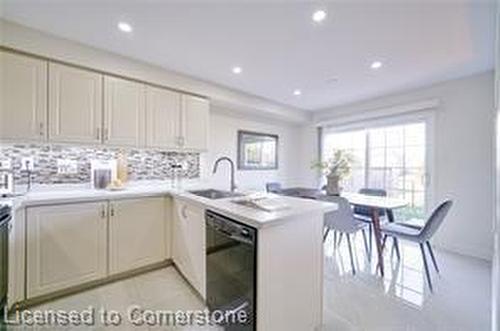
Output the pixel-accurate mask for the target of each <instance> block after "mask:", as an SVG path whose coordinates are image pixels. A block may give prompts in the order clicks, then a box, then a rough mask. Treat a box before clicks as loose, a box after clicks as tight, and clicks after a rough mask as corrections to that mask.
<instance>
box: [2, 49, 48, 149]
mask: <svg viewBox="0 0 500 331" xmlns="http://www.w3.org/2000/svg"><path fill="white" fill-rule="evenodd" d="M46 121H47V61H43V60H40V59H36V58H33V57H28V56H24V55H20V54H15V53H9V52H5V51H0V138H1V139H12V140H30V141H43V140H45V139H46V138H47V122H46Z"/></svg>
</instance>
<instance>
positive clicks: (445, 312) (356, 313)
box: [9, 236, 491, 331]
mask: <svg viewBox="0 0 500 331" xmlns="http://www.w3.org/2000/svg"><path fill="white" fill-rule="evenodd" d="M358 237H359V238H357V239H356V249H355V259H356V269H357V274H356V275H355V276H353V275H352V273H351V266H350V261H349V255H348V252H347V247H346V246H347V245H346V241H345V240H344V241H343V242H342V244H341V245H340V247H339V248H338V249H337V250H336V251H335V253H334V250H333V236H329V238H328V240H327V242H326V244H325V282H324V286H325V295H324V326H323V328H322V331H365V330H366V331H378V330H380V331H382V330H383V331H392V330H394V331H400V330H404V331H413V330H423V331H434V330H436V331H448V330H449V331H462V330H463V331H482V330H484V331H489V330H490V309H491V308H490V301H491V300H490V295H491V288H490V280H491V276H490V273H491V266H490V265H489V264H488V263H486V262H484V261H481V260H476V259H472V258H468V257H463V256H459V255H456V254H452V253H448V252H443V251H439V250H436V255H437V259H438V262H439V264H440V267H441V276H436V274H435V273H433V277H434V278H433V279H434V294H431V293H429V291H428V289H427V285H426V283H425V278H424V275H423V272H422V261H421V258H420V251H419V248H418V247H417V246H413V245H409V244H404V245H402V247H401V250H402V259H401V261H400V262H397V260H396V258H395V256H394V257H392V258H391V254H390V249H387V250H386V254H385V259H386V277H385V278H384V279H381V278H380V277H378V276H376V275H375V263H371V264H369V263H367V259H366V255H365V251H364V247H363V244H362V241H361V236H358ZM388 247H390V246H388ZM398 263H399V265H398ZM132 304H137V305H141V306H142V307H144V308H148V309H161V310H173V311H177V310H195V309H204V306H203V303H202V302H201V301H200V300H199V299H198V297H197V296H196V295H195V294H194V292H193V290H192V289H191V288H190V287H189V286H188V285H187V284H186V282H185V281H184V279H183V278H182V277H181V276H180V275H179V274H178V273H177V272H176V270H175V268H173V267H167V268H164V269H161V270H157V271H153V272H149V273H146V274H143V275H140V276H137V277H134V278H131V279H126V280H122V281H118V282H115V283H112V284H108V285H105V286H101V287H98V288H95V289H92V290H89V291H86V292H82V293H79V294H75V295H72V296H68V297H64V298H61V299H58V300H55V301H53V302H50V303H46V304H43V305H41V306H38V307H33V309H41V310H44V309H62V308H64V309H77V310H81V309H85V308H87V307H88V306H89V305H91V306H94V307H101V306H102V307H105V308H107V309H113V310H118V311H120V312H122V313H123V314H124V315H126V310H127V308H128V307H129V306H130V305H132ZM9 329H12V330H19V329H24V328H19V327H14V328H9ZM26 329H28V330H33V328H26ZM68 329H69V328H61V330H68ZM86 329H88V328H86ZM93 329H94V330H103V329H105V328H104V327H103V326H102V325H100V326H96V327H94V328H93ZM108 329H109V328H108ZM111 329H112V330H120V331H121V330H155V328H149V329H148V328H147V327H133V326H131V324H127V323H125V324H122V325H121V326H120V327H113V328H111ZM156 329H157V330H158V329H161V330H190V331H191V330H208V329H210V330H216V329H215V328H206V327H205V328H177V329H176V328H172V329H168V328H165V327H163V328H156ZM40 330H47V328H45V329H44V328H40ZM50 330H54V328H50Z"/></svg>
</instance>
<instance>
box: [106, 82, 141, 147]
mask: <svg viewBox="0 0 500 331" xmlns="http://www.w3.org/2000/svg"><path fill="white" fill-rule="evenodd" d="M104 99H105V103H104V143H105V144H108V145H116V146H129V147H140V146H142V145H144V141H145V129H146V128H145V118H146V116H145V111H146V109H145V107H146V87H145V85H144V84H141V83H137V82H134V81H130V80H126V79H121V78H116V77H111V76H106V77H105V78H104Z"/></svg>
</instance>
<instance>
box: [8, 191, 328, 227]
mask: <svg viewBox="0 0 500 331" xmlns="http://www.w3.org/2000/svg"><path fill="white" fill-rule="evenodd" d="M205 188H208V186H207V185H206V184H204V183H202V182H199V181H187V182H184V183H183V185H182V188H172V186H171V184H170V182H169V181H138V182H131V183H128V184H127V185H126V187H125V189H124V190H121V191H108V190H95V189H91V188H90V187H89V186H87V185H50V186H49V185H43V186H37V187H35V188H34V189H33V190H32V191H31V192H29V193H27V194H25V195H22V196H18V197H14V198H10V199H0V202H11V203H12V205H13V208H14V209H18V208H25V207H33V206H43V205H53V204H63V203H75V202H90V201H99V200H113V199H126V198H139V197H148V196H172V197H174V198H178V199H183V200H186V201H188V202H191V203H196V204H199V205H201V206H203V207H204V208H206V209H210V210H213V211H215V212H218V213H221V214H223V215H225V216H228V217H231V218H234V219H236V220H238V221H240V222H243V223H246V224H248V225H251V226H254V227H256V228H262V227H266V226H270V225H277V224H281V223H283V222H286V220H287V219H290V218H292V217H294V216H300V215H305V214H307V213H312V212H323V213H326V212H329V211H333V210H336V208H337V206H336V205H335V204H332V203H326V202H319V201H314V200H309V199H300V198H293V197H285V196H280V197H279V199H282V201H283V202H285V203H286V204H287V205H288V206H289V208H287V209H283V210H279V211H273V212H268V211H264V210H259V209H256V208H252V207H247V206H242V205H239V204H235V203H234V202H232V200H234V199H236V198H225V199H215V200H213V199H207V198H203V197H200V196H197V195H194V194H191V193H189V191H190V190H197V189H205ZM241 193H252V192H241Z"/></svg>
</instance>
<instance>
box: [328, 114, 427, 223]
mask: <svg viewBox="0 0 500 331" xmlns="http://www.w3.org/2000/svg"><path fill="white" fill-rule="evenodd" d="M337 149H344V150H347V151H349V152H350V153H351V154H352V155H353V156H354V158H355V162H354V164H353V166H352V170H353V171H352V175H351V177H350V178H349V179H347V180H346V181H345V182H344V183H343V188H344V190H345V191H349V192H357V191H358V190H359V189H361V188H363V187H369V188H381V189H385V190H386V191H387V194H388V196H390V197H394V198H399V199H404V200H406V201H408V204H409V207H408V208H406V209H404V210H400V211H397V213H398V214H399V215H398V216H400V217H402V218H405V219H408V218H412V217H423V216H424V211H425V200H426V174H427V168H426V124H425V122H416V123H408V124H403V125H392V126H386V127H377V128H368V129H363V130H355V131H344V132H331V133H325V135H324V137H323V155H322V158H323V159H324V160H327V159H329V158H330V157H331V156H332V153H333V151H334V150H337Z"/></svg>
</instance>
